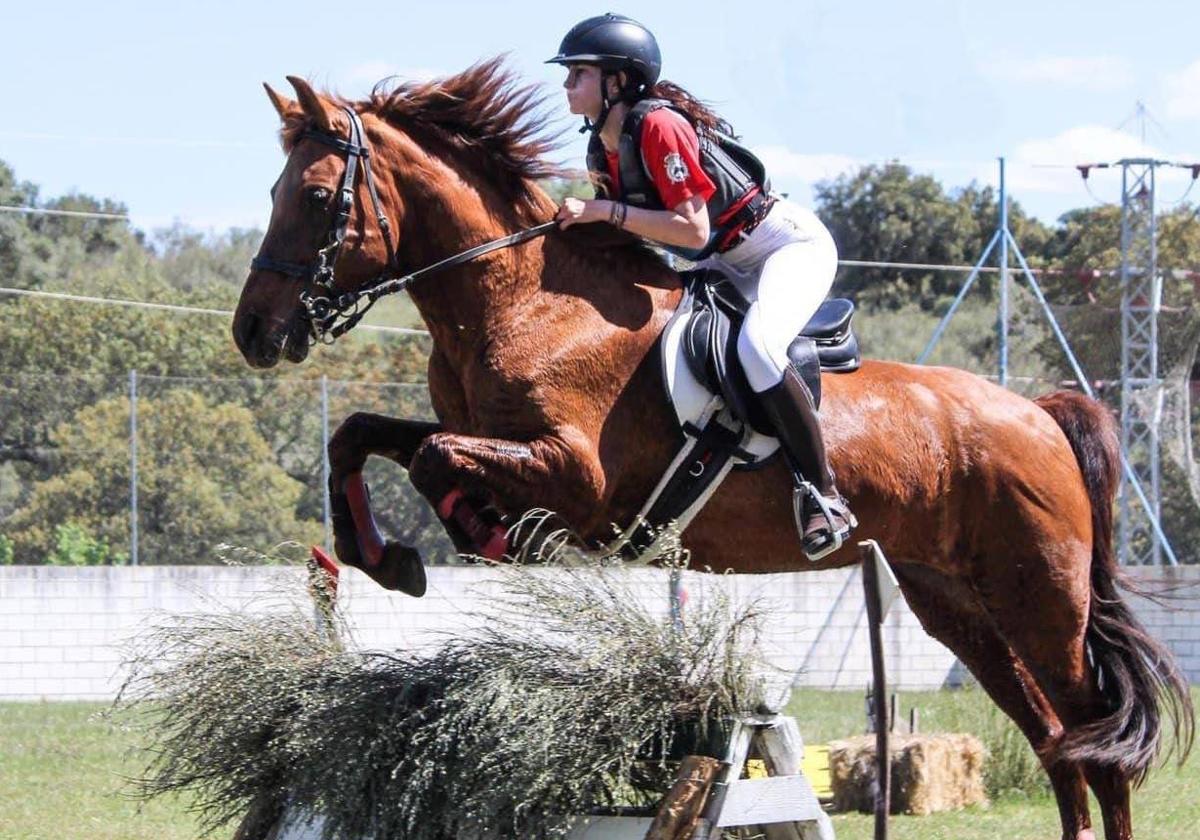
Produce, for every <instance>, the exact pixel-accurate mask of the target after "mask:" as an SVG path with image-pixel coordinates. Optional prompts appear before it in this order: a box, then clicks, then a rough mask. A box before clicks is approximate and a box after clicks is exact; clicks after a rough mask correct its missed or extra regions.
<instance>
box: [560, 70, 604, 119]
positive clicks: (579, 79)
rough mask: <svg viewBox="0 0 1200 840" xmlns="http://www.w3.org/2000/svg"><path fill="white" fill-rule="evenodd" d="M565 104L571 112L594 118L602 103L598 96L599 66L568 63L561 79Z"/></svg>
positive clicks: (597, 114)
mask: <svg viewBox="0 0 1200 840" xmlns="http://www.w3.org/2000/svg"><path fill="white" fill-rule="evenodd" d="M563 88H564V89H565V90H566V91H567V104H568V105H569V106H570V108H571V113H572V114H579V115H581V116H585V117H588V118H589V119H593V120H594V119H596V117H598V116H600V109H601V107H603V105H604V103H603V101H601V98H600V68H599V67H596V66H594V65H591V64H570V65H568V66H567V78H566V80H564V81H563Z"/></svg>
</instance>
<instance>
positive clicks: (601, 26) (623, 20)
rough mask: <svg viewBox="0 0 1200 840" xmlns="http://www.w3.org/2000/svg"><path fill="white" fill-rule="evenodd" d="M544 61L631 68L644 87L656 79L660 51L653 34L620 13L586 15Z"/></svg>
mask: <svg viewBox="0 0 1200 840" xmlns="http://www.w3.org/2000/svg"><path fill="white" fill-rule="evenodd" d="M546 63H547V64H562V65H567V64H595V65H597V66H598V67H599V68H600V69H601V70H607V71H610V72H614V73H615V72H616V71H618V70H633V71H635V72H636V73H637V74H638V76H639V77H640V80H641V81H642V82H643V83H645V85H646V86H647V87H649V86H650V85H653V84H654V83H655V82H657V81H658V74H659V73H660V72H661V71H662V53H660V52H659V50H658V41H656V40H655V39H654V34H653V33H652V32H651V31H650V30H649V29H647V28H646V27H644V26H642V25H641V24H640V23H638V22H637V21H636V20H633V19H632V18H627V17H625V16H624V15H614V14H613V13H612V12H609V13H608V14H603V15H598V16H596V17H590V18H588V19H587V20H585V21H581V22H580V23H577V24H575V25H574V26H572V27H571V31H570V32H568V33H567V34H566V37H565V38H563V40H562V44H561V45H560V46H559V48H558V55H556V56H554V58H551V59H548V60H547V61H546Z"/></svg>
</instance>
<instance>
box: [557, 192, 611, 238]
mask: <svg viewBox="0 0 1200 840" xmlns="http://www.w3.org/2000/svg"><path fill="white" fill-rule="evenodd" d="M611 206H612V202H611V201H605V200H603V199H592V200H590V201H589V200H585V199H582V198H574V197H572V196H568V197H566V198H564V199H563V203H562V207H560V208H558V212H557V213H556V214H555V215H554V220H555V221H556V222H558V227H559V229H560V230H566V229H567V228H569V227H570V226H571V225H574V224H579V223H581V222H603V221H607V220H608V216H609V212H610V208H611Z"/></svg>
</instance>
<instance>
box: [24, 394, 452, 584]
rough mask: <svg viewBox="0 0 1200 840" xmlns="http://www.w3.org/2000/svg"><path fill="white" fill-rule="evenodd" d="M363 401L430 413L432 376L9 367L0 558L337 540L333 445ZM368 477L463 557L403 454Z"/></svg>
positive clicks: (428, 535) (408, 525)
mask: <svg viewBox="0 0 1200 840" xmlns="http://www.w3.org/2000/svg"><path fill="white" fill-rule="evenodd" d="M355 411H372V412H377V413H381V414H388V415H397V416H403V417H410V418H416V419H420V418H425V419H432V418H433V413H432V410H431V408H430V405H429V398H428V391H427V388H426V386H425V383H423V382H415V383H375V382H348V381H339V380H330V379H326V378H324V377H320V378H313V379H281V378H244V379H238V378H227V379H214V378H187V377H164V376H145V375H141V374H139V373H138V372H137V371H129V372H128V373H127V374H126V375H125V376H103V375H94V376H90V375H74V374H73V375H69V376H63V375H57V374H40V373H18V374H0V456H2V457H0V540H3V541H4V542H5V543H6V544H7V545H6V546H2V545H0V552H2V553H0V561H6V562H17V563H44V562H51V563H75V564H92V563H114V564H116V563H129V564H138V563H142V564H158V563H174V564H201V563H214V562H222V561H224V562H264V561H267V562H269V561H271V560H273V559H276V558H279V559H283V558H285V557H287V556H289V555H291V554H294V553H295V552H296V551H298V550H300V549H297V548H291V549H289V548H288V547H287V544H289V543H293V544H297V545H298V546H300V547H303V546H306V545H307V544H309V543H317V544H325V545H328V544H329V541H330V534H331V525H330V512H329V506H328V502H327V495H326V483H327V475H328V465H327V463H326V455H325V453H326V450H327V446H328V443H329V438H330V436H331V435H332V434H333V433H334V432H335V431H336V429H337V427H338V425H339V424H340V423H341V421H342V420H343V419H344V418H345V417H347V416H349V415H350V414H352V413H353V412H355ZM366 475H367V480H368V482H369V484H370V489H371V493H372V498H373V501H374V502H375V505H374V507H375V510H376V512H377V516H378V519H379V521H380V525H381V526H382V527H383V528H384V529H385V530H386V532H387V533H389V534H390V535H393V536H394V537H396V538H398V539H402V540H405V541H406V542H409V543H412V544H415V545H417V546H418V547H419V548H421V550H422V552H423V554H424V555H425V557H426V558H427V559H428V560H431V561H434V562H447V561H453V560H454V559H455V555H454V552H453V549H452V547H451V545H450V543H449V541H448V540H447V539H446V538H445V536H444V534H443V532H442V530H441V528H440V527H439V525H438V523H437V519H436V516H435V514H434V513H433V511H432V510H431V509H430V507H429V505H428V504H426V503H425V502H424V500H423V499H422V498H421V497H420V496H419V495H418V494H417V493H416V491H415V490H413V489H412V487H411V485H410V484H409V482H408V480H407V477H406V475H405V473H404V470H403V469H402V468H401V467H400V466H399V465H396V464H392V463H390V462H387V461H383V460H381V459H371V460H370V461H369V462H368V465H367V469H366Z"/></svg>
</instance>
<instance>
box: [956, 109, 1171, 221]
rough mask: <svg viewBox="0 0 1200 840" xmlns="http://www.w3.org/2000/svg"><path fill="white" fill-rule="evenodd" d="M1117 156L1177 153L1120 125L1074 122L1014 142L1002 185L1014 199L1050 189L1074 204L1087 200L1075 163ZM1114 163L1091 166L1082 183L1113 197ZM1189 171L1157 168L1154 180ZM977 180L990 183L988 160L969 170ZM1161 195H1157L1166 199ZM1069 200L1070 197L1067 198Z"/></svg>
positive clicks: (1116, 197)
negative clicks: (1044, 134) (1053, 131)
mask: <svg viewBox="0 0 1200 840" xmlns="http://www.w3.org/2000/svg"><path fill="white" fill-rule="evenodd" d="M1122 158H1156V159H1160V160H1164V159H1165V160H1179V159H1181V158H1180V155H1178V154H1170V153H1168V152H1165V151H1164V150H1163V149H1161V148H1158V147H1156V146H1153V145H1151V144H1149V143H1145V142H1143V141H1142V140H1141V139H1139V138H1138V137H1135V136H1134V135H1132V134H1129V133H1127V132H1125V131H1120V130H1118V129H1114V128H1109V127H1107V126H1102V125H1080V126H1075V127H1074V128H1069V129H1066V130H1065V131H1061V132H1059V133H1058V134H1055V135H1053V136H1051V137H1039V138H1033V139H1030V140H1026V141H1025V142H1023V143H1019V144H1018V145H1017V147H1016V149H1015V150H1014V151H1013V153H1012V154H1010V155H1009V156H1008V160H1007V162H1008V173H1007V174H1008V188H1009V190H1010V192H1012V193H1013V195H1014V197H1016V198H1017V199H1018V200H1020V198H1021V195H1022V194H1023V193H1040V194H1042V195H1055V196H1060V197H1062V198H1066V199H1070V200H1072V201H1074V206H1082V205H1083V204H1086V203H1089V199H1088V197H1087V194H1086V191H1085V186H1084V184H1083V180H1082V177H1081V175H1080V172H1079V170H1078V169H1076V167H1078V166H1079V165H1081V164H1095V163H1114V162H1116V161H1118V160H1120V159H1122ZM1120 172H1121V170H1120V168H1119V167H1113V168H1109V169H1092V170H1091V171H1090V172H1089V175H1088V185H1089V186H1090V187H1091V188H1092V191H1093V192H1094V193H1095V194H1096V196H1097V197H1099V198H1101V199H1103V200H1107V201H1113V202H1117V201H1120V199H1121V180H1120ZM1188 177H1190V173H1188V172H1186V171H1184V170H1181V169H1175V168H1166V167H1164V168H1162V169H1160V170H1158V175H1157V182H1158V185H1159V186H1167V187H1169V188H1172V189H1173V188H1175V187H1176V186H1185V181H1186V179H1187V178H1188ZM975 178H976V180H978V181H979V182H980V183H984V184H995V183H996V168H995V166H994V165H989V166H981V167H980V168H979V170H978V171H977V172H976V173H975ZM1167 198H1169V197H1168V196H1164V198H1163V199H1162V200H1166V199H1167ZM1068 203H1070V201H1069V202H1068Z"/></svg>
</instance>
